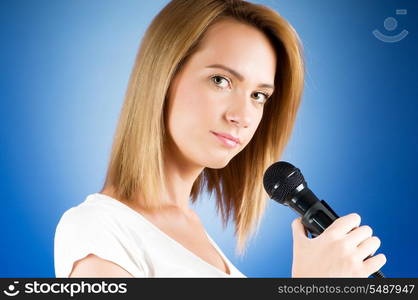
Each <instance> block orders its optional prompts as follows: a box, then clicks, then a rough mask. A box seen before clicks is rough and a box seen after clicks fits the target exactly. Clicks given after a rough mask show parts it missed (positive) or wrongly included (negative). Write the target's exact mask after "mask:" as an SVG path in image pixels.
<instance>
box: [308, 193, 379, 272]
mask: <svg viewBox="0 0 418 300" xmlns="http://www.w3.org/2000/svg"><path fill="white" fill-rule="evenodd" d="M337 218H339V217H338V215H337V214H336V213H335V212H334V211H333V210H332V209H331V207H330V206H329V205H328V204H327V203H326V202H325V201H324V200H321V201H317V202H315V204H313V205H312V206H311V207H310V208H309V209H308V210H307V211H306V212H305V214H304V215H303V217H302V224H303V225H304V226H305V227H306V229H307V230H308V231H309V232H310V234H311V236H312V237H317V236H318V235H320V234H321V233H322V232H323V231H324V230H325V229H326V228H327V227H328V226H330V225H331V224H332V222H334V220H335V219H337ZM369 257H371V255H369V256H368V257H366V258H365V259H364V260H366V259H368V258H369ZM372 276H373V277H374V278H385V277H386V276H385V275H384V274H383V273H382V272H381V271H380V270H379V271H377V272H375V273H373V274H372Z"/></svg>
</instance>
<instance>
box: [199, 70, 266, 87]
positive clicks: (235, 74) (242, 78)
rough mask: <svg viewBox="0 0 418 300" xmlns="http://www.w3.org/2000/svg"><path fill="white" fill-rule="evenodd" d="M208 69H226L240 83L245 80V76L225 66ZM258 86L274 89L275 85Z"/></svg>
mask: <svg viewBox="0 0 418 300" xmlns="http://www.w3.org/2000/svg"><path fill="white" fill-rule="evenodd" d="M206 68H220V69H224V70H225V71H228V72H229V73H231V74H232V75H234V76H235V77H237V78H238V79H239V81H243V80H245V78H244V76H242V75H241V74H240V73H238V72H237V71H235V70H233V69H231V68H229V67H227V66H225V65H221V64H214V65H210V66H206ZM258 86H259V87H267V88H271V89H274V85H272V84H268V83H261V84H259V85H258Z"/></svg>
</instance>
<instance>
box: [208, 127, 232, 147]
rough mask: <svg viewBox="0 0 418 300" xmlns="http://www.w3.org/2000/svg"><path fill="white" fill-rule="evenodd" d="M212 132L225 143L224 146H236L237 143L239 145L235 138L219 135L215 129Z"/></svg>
mask: <svg viewBox="0 0 418 300" xmlns="http://www.w3.org/2000/svg"><path fill="white" fill-rule="evenodd" d="M211 132H212V133H213V135H214V136H216V137H217V138H218V140H219V141H220V142H221V143H222V144H223V145H224V146H227V147H229V148H235V147H236V146H237V145H238V143H237V142H235V141H233V140H230V139H228V138H226V137H223V136H221V135H219V134H217V133H215V132H213V131H211Z"/></svg>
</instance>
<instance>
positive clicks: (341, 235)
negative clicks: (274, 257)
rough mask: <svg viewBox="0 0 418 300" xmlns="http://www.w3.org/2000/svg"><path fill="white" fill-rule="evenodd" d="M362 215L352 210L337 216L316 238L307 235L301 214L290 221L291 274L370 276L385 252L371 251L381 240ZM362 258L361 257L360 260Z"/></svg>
mask: <svg viewBox="0 0 418 300" xmlns="http://www.w3.org/2000/svg"><path fill="white" fill-rule="evenodd" d="M360 221H361V218H360V216H359V215H358V214H356V213H352V214H349V215H346V216H343V217H340V218H338V219H336V220H335V221H334V222H333V223H332V224H331V225H330V226H329V227H328V228H326V229H325V230H324V232H322V233H321V234H320V235H318V236H317V237H315V238H312V239H310V238H308V236H307V232H306V230H305V227H304V226H303V224H302V222H301V218H300V217H299V218H297V219H295V220H293V222H292V231H293V264H292V277H366V278H367V277H369V276H370V275H371V274H373V273H374V272H376V271H378V270H379V269H380V268H381V267H382V266H383V265H384V264H385V263H386V256H385V255H384V254H378V255H376V256H373V257H370V258H368V259H367V260H364V259H366V258H367V257H368V256H369V255H374V253H375V252H376V250H377V249H378V248H379V247H380V240H379V239H378V238H377V237H375V236H372V233H373V231H372V229H371V228H370V227H369V226H367V225H366V226H360V227H358V226H359V225H360ZM363 260H364V261H363Z"/></svg>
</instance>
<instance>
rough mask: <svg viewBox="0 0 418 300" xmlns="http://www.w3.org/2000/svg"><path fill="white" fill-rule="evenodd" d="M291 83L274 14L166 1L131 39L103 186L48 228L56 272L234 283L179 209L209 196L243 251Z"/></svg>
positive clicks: (277, 152)
mask: <svg viewBox="0 0 418 300" xmlns="http://www.w3.org/2000/svg"><path fill="white" fill-rule="evenodd" d="M303 81H304V67H303V61H302V54H301V46H300V43H299V40H298V37H297V34H296V33H295V31H294V30H293V28H292V27H291V26H290V25H289V24H288V23H287V22H286V21H285V20H284V19H283V18H282V17H281V16H280V15H279V14H278V13H277V12H275V11H274V10H272V9H270V8H267V7H265V6H262V5H256V4H252V3H249V2H246V1H238V0H234V1H226V0H173V1H171V2H169V3H168V4H167V5H166V6H165V7H164V8H163V9H162V11H161V12H160V13H159V14H158V15H157V16H156V17H155V18H154V20H153V21H152V23H151V25H150V26H149V28H148V30H147V31H146V33H145V36H144V37H143V40H142V43H141V46H140V49H139V52H138V55H137V57H136V61H135V65H134V67H133V70H132V74H131V77H130V81H129V85H128V89H127V92H126V96H125V101H124V105H123V108H122V111H121V114H120V119H119V123H118V126H117V130H116V133H115V136H114V142H113V147H112V152H111V157H110V161H109V166H108V172H107V176H106V180H105V183H104V185H103V189H102V190H101V191H100V192H98V193H94V194H91V195H88V197H87V198H86V200H85V201H84V202H82V203H81V204H80V205H78V206H76V207H73V208H71V209H69V210H68V211H66V212H65V213H64V215H63V216H62V217H61V220H60V222H59V224H58V226H57V230H56V235H55V271H56V276H57V277H246V276H245V275H244V274H242V273H241V272H240V271H239V270H238V269H237V268H236V267H235V266H234V265H232V263H231V262H230V261H229V260H228V258H227V257H226V256H225V255H224V254H223V252H222V251H221V249H220V248H219V247H218V246H217V244H216V243H215V242H214V241H213V239H212V238H211V237H210V236H209V235H208V233H207V232H206V230H205V228H204V226H203V225H202V223H201V221H200V219H199V216H198V215H197V214H196V213H195V212H193V210H192V209H191V208H190V203H194V202H195V201H197V199H198V196H199V195H200V194H201V193H202V192H203V191H207V192H209V193H213V192H214V193H215V196H216V206H217V209H218V212H220V215H221V217H222V221H223V224H224V225H226V224H227V223H228V221H229V220H230V219H231V218H232V219H233V222H234V226H235V235H236V238H237V249H238V252H239V253H240V254H243V253H244V251H245V245H246V242H247V241H248V239H249V237H250V236H251V234H252V233H254V230H255V229H256V228H258V226H259V223H260V220H261V218H262V215H263V213H264V209H265V205H266V201H268V197H267V194H266V193H265V192H264V190H263V186H262V176H263V173H264V171H265V169H266V168H267V167H268V166H269V165H270V164H272V163H273V162H275V161H277V160H278V159H279V158H280V156H281V154H282V152H283V150H284V147H285V146H286V144H287V142H288V140H289V137H290V135H291V131H292V128H293V125H294V122H295V118H296V113H297V110H298V107H299V104H300V100H301V94H302V89H303ZM317 248H318V249H320V248H319V247H317ZM294 259H297V258H294ZM298 271H299V272H300V273H299V274H303V271H305V270H303V267H302V268H300V270H298ZM293 275H295V276H297V275H298V274H293ZM319 275H321V274H319Z"/></svg>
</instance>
